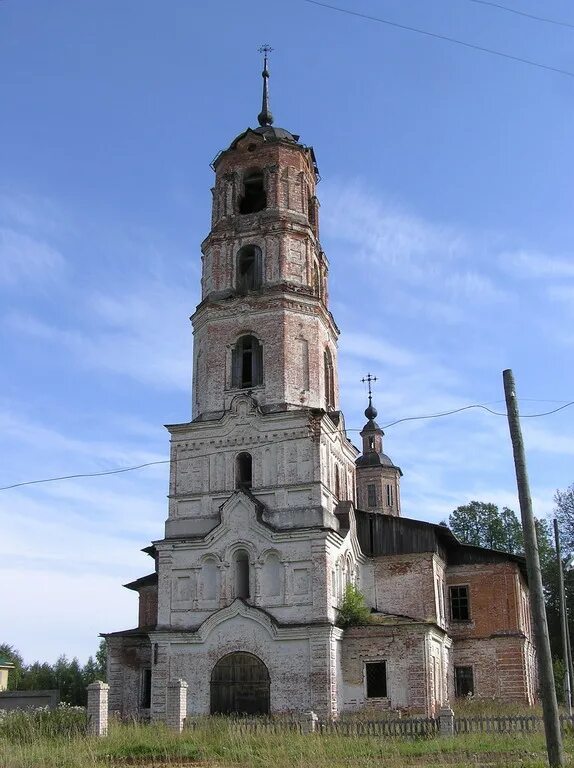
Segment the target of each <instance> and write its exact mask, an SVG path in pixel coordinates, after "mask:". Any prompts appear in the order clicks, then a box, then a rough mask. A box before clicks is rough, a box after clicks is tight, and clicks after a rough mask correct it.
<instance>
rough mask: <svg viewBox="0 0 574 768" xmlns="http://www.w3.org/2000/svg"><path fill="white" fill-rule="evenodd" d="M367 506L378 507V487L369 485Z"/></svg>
mask: <svg viewBox="0 0 574 768" xmlns="http://www.w3.org/2000/svg"><path fill="white" fill-rule="evenodd" d="M367 506H368V507H376V506H377V489H376V486H375V485H372V484H369V485H367Z"/></svg>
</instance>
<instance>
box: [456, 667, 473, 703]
mask: <svg viewBox="0 0 574 768" xmlns="http://www.w3.org/2000/svg"><path fill="white" fill-rule="evenodd" d="M454 690H455V695H456V696H457V697H459V696H472V695H473V694H474V674H473V671H472V667H455V668H454Z"/></svg>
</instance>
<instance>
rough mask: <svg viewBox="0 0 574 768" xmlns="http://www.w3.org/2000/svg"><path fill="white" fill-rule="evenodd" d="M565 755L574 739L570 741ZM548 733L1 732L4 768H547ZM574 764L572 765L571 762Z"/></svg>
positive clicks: (0, 765) (141, 728)
mask: <svg viewBox="0 0 574 768" xmlns="http://www.w3.org/2000/svg"><path fill="white" fill-rule="evenodd" d="M565 748H566V751H567V752H570V751H571V750H573V749H574V738H573V737H572V736H570V735H567V736H566V737H565ZM546 764H547V763H546V758H545V746H544V738H543V736H542V734H526V735H520V734H508V735H506V734H501V735H495V734H472V735H466V736H455V737H451V738H441V737H435V738H424V739H410V740H409V739H389V738H379V737H370V736H360V737H356V738H355V737H349V736H338V735H319V734H313V735H304V734H299V733H292V732H285V733H281V734H279V735H278V734H272V733H248V734H245V733H240V732H239V730H238V728H237V725H236V723H233V722H229V721H227V720H225V719H223V718H212V719H209V718H206V719H204V720H203V719H202V720H199V721H198V722H197V723H196V725H195V728H194V729H193V730H186V731H184V733H183V734H181V735H179V734H175V733H173V732H171V731H169V730H168V729H167V728H166V727H164V726H162V725H140V724H136V723H134V724H120V723H112V724H111V725H110V731H109V735H108V736H107V737H105V738H101V739H97V738H94V737H88V736H81V735H78V734H73V733H70V732H68V733H64V732H60V733H59V734H54V733H51V734H50V735H45V734H41V733H40V732H38V733H36V735H35V737H34V738H33V739H31V740H30V739H28V740H27V741H24V742H16V741H14V740H13V739H12V738H8V737H7V736H6V734H5V733H4V734H2V732H1V731H0V768H104V766H105V768H111V767H113V766H127V765H137V766H140V767H141V768H144V766H145V768H151V767H152V766H154V768H159V766H164V765H165V766H197V767H198V768H199V766H201V767H202V768H207V767H209V768H232V767H233V768H238V767H239V766H253V767H254V768H269V767H270V766H272V767H273V768H288V767H289V768H292V767H295V768H303V767H304V768H308V766H313V768H342V766H353V768H355V767H356V768H374V767H375V766H386V767H387V768H402V767H403V766H423V765H425V766H428V765H433V766H436V765H438V766H449V768H456V766H475V767H477V768H478V766H486V765H488V766H489V768H491V766H521V767H522V768H542V766H545V765H546ZM567 764H568V765H569V766H574V761H572V760H570V759H569V761H568V763H567Z"/></svg>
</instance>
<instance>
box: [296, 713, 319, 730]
mask: <svg viewBox="0 0 574 768" xmlns="http://www.w3.org/2000/svg"><path fill="white" fill-rule="evenodd" d="M318 720H319V718H318V717H317V715H316V714H315V713H314V712H313V711H310V712H302V713H301V720H300V722H301V733H315V731H316V730H317V722H318Z"/></svg>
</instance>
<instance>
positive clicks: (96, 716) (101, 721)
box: [88, 680, 110, 736]
mask: <svg viewBox="0 0 574 768" xmlns="http://www.w3.org/2000/svg"><path fill="white" fill-rule="evenodd" d="M109 690H110V686H109V685H108V684H107V683H102V681H101V680H96V682H95V683H90V685H88V732H89V733H90V734H91V735H92V736H107V733H108V691H109Z"/></svg>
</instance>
